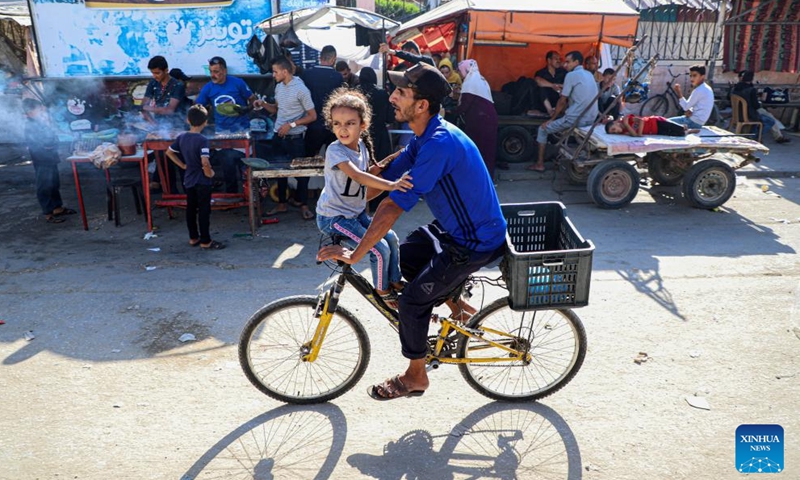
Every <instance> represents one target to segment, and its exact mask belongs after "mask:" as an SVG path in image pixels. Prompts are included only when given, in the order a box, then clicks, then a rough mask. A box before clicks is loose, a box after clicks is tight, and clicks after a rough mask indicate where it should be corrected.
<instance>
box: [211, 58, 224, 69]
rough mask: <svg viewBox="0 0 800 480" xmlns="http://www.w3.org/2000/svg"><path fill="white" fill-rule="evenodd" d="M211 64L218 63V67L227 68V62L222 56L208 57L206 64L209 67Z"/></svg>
mask: <svg viewBox="0 0 800 480" xmlns="http://www.w3.org/2000/svg"><path fill="white" fill-rule="evenodd" d="M213 65H219V66H220V67H222V68H224V69H226V70H227V68H228V62H226V61H225V59H224V58H222V57H211V58H209V59H208V66H209V67H211V66H213Z"/></svg>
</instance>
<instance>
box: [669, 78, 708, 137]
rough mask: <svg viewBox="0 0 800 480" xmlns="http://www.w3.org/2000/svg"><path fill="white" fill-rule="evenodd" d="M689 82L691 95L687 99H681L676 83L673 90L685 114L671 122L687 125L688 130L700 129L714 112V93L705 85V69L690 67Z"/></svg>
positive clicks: (679, 89) (672, 119)
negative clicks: (690, 83) (692, 88)
mask: <svg viewBox="0 0 800 480" xmlns="http://www.w3.org/2000/svg"><path fill="white" fill-rule="evenodd" d="M689 80H690V81H691V82H692V87H694V90H692V94H691V95H689V99H688V100H687V99H685V98H683V92H682V91H681V84H680V83H676V84H675V86H674V87H673V89H674V90H675V93H677V94H678V97H680V99H681V108H682V109H683V111H684V112H685V113H684V114H683V115H682V116H680V117H672V118H670V120H671V121H673V122H675V123H678V124H681V125H687V126H688V127H689V128H696V129H699V128H702V127H703V125H705V123H706V122H707V121H708V117H710V116H711V112H712V111H713V110H714V91H713V90H712V89H711V87H710V86H708V84H706V67H704V66H703V65H692V66H691V67H689Z"/></svg>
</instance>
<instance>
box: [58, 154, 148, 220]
mask: <svg viewBox="0 0 800 480" xmlns="http://www.w3.org/2000/svg"><path fill="white" fill-rule="evenodd" d="M67 161H68V162H70V163H71V164H72V175H73V177H74V178H75V190H76V191H77V193H78V207H79V209H80V213H81V220H82V221H83V229H84V230H89V222H88V221H87V220H86V207H85V206H84V204H83V191H82V188H81V179H80V175H78V164H79V163H92V161H91V160H89V157H88V156H84V155H71V156H69V157H67ZM120 161H121V162H137V163H139V174H140V175H141V177H142V190H143V191H144V206H145V216H146V218H147V231H148V232H152V231H153V217H152V213H151V208H150V189H149V188H148V186H149V182H148V175H147V154H146V153H145V152H142V151H137V152H136V153H135V154H134V155H126V156H124V157H122V158H120ZM105 174H106V180H108V178H109V176H108V171H107V170H106V171H105Z"/></svg>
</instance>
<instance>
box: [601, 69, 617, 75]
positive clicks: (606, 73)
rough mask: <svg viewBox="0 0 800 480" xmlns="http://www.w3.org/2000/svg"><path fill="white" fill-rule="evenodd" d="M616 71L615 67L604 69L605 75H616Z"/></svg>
mask: <svg viewBox="0 0 800 480" xmlns="http://www.w3.org/2000/svg"><path fill="white" fill-rule="evenodd" d="M615 73H616V72H615V70H614V69H613V68H606V69H605V70H603V75H614V74H615Z"/></svg>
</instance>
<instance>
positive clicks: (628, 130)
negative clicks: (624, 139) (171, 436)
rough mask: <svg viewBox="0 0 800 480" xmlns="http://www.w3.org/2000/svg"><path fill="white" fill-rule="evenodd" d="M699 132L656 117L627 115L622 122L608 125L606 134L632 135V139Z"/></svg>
mask: <svg viewBox="0 0 800 480" xmlns="http://www.w3.org/2000/svg"><path fill="white" fill-rule="evenodd" d="M699 131H700V130H698V129H696V128H692V129H690V128H689V127H688V126H687V125H680V124H678V123H675V122H672V121H670V120H667V119H666V118H664V117H656V116H651V117H637V116H636V115H625V116H624V117H622V119H620V120H614V121H611V122H608V123H606V133H614V134H618V135H630V136H631V137H642V136H645V135H663V136H666V137H685V136H686V135H687V134H689V133H697V132H699Z"/></svg>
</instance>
